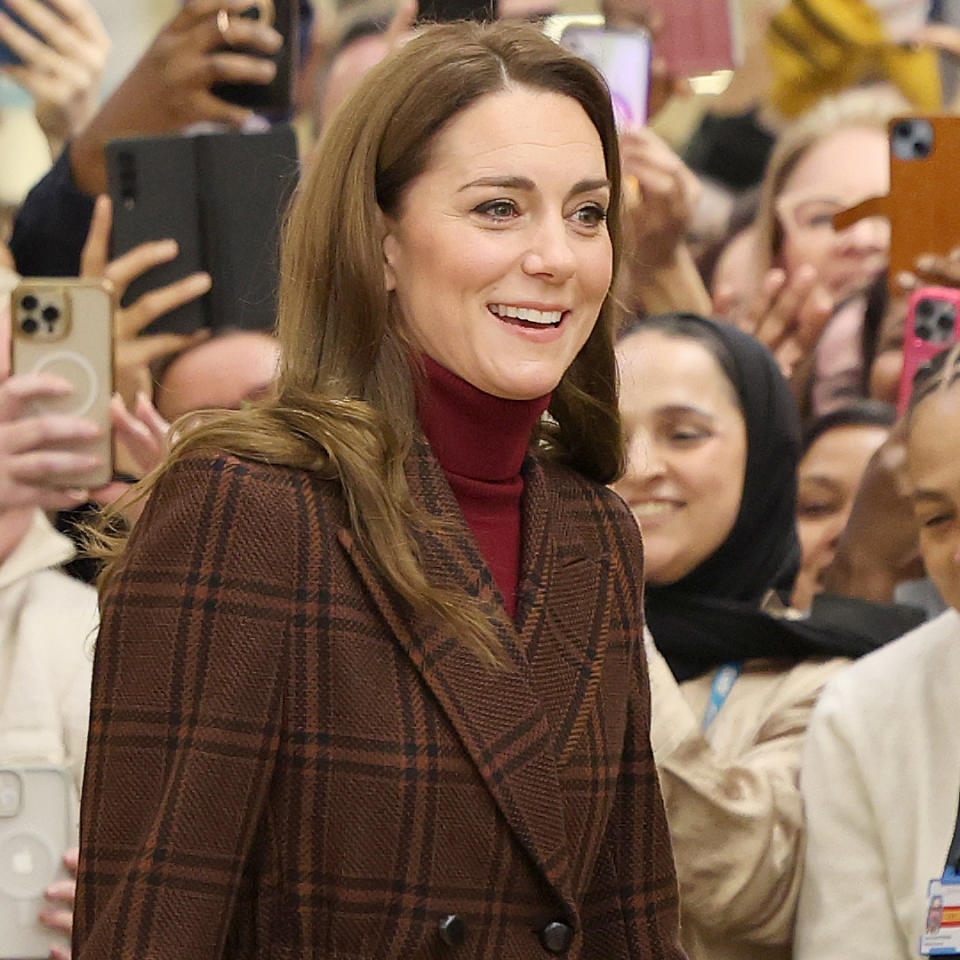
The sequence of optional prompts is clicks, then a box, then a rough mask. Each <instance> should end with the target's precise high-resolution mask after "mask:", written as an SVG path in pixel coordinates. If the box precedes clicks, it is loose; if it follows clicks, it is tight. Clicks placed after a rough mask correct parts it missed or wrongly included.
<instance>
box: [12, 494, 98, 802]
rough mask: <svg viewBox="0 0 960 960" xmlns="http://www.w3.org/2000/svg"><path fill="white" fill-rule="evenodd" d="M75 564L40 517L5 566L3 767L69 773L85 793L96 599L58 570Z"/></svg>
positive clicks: (67, 545)
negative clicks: (24, 766) (49, 768)
mask: <svg viewBox="0 0 960 960" xmlns="http://www.w3.org/2000/svg"><path fill="white" fill-rule="evenodd" d="M72 556H73V546H72V545H71V543H70V541H69V540H68V539H67V538H66V537H63V536H61V535H60V534H59V533H57V532H56V531H55V530H54V529H53V527H51V526H50V524H49V522H48V521H47V519H46V517H44V515H43V514H42V513H41V512H40V511H39V510H38V511H37V512H36V514H35V515H34V518H33V522H32V524H31V526H30V528H29V530H28V531H27V533H26V535H25V536H24V538H23V539H22V540H21V541H20V543H19V544H18V545H17V546H16V548H15V549H14V550H13V552H12V553H11V554H10V555H9V556H8V557H7V559H6V560H4V561H3V563H2V564H0V762H2V763H4V764H18V763H44V764H54V765H57V766H64V767H67V768H68V769H69V770H70V772H71V773H72V774H73V777H74V781H75V783H76V785H77V787H78V790H79V786H80V781H81V777H82V775H83V755H84V748H85V746H86V739H87V721H88V717H89V710H90V679H91V673H92V669H93V658H92V648H93V640H94V638H95V637H96V628H97V594H96V591H95V590H94V589H93V588H92V587H90V586H87V584H85V583H80V582H79V581H77V580H74V579H72V578H71V577H68V576H67V575H66V574H65V573H61V572H60V571H59V570H57V569H55V568H56V567H59V566H60V565H61V564H63V563H65V562H66V561H67V560H69V559H70V558H71V557H72Z"/></svg>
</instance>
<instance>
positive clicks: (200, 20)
mask: <svg viewBox="0 0 960 960" xmlns="http://www.w3.org/2000/svg"><path fill="white" fill-rule="evenodd" d="M249 5H250V0H189V2H188V3H187V4H185V5H184V7H183V9H182V10H180V11H179V13H177V15H176V16H175V17H174V18H173V20H172V21H171V22H170V23H169V24H167V26H166V27H164V28H163V29H162V30H161V31H160V33H159V34H158V35H157V37H156V38H155V39H154V41H153V43H152V44H151V45H150V48H149V49H148V50H147V52H146V53H145V54H144V55H143V56H142V57H141V58H140V60H139V61H138V62H137V64H136V65H135V66H134V68H133V69H132V70H131V71H130V73H129V74H128V75H127V78H126V79H125V80H124V81H123V83H121V84H120V86H119V87H118V88H117V90H116V91H115V92H114V93H113V95H112V96H111V97H110V99H109V100H108V101H107V102H106V103H105V104H104V106H103V109H101V110H100V112H99V113H98V114H97V116H96V117H95V118H94V119H93V121H92V122H91V123H90V125H89V126H88V127H87V128H86V130H84V131H83V133H82V134H81V135H80V136H79V137H78V138H77V139H76V141H75V142H74V144H73V147H72V149H71V153H70V157H71V162H72V164H73V173H74V178H75V180H76V182H77V186H79V187H80V189H81V190H83V191H84V192H85V193H88V194H90V195H94V194H98V193H103V192H104V191H105V190H106V188H107V171H106V164H105V160H104V156H103V150H104V147H105V146H106V144H107V143H109V141H111V140H115V139H116V138H117V137H120V136H130V135H132V134H133V133H137V134H139V135H141V136H157V135H160V134H165V133H173V132H177V131H180V130H182V129H183V128H184V127H187V126H189V125H190V124H193V123H198V122H200V121H208V122H212V123H225V124H228V125H230V126H233V127H241V126H243V125H244V124H245V123H246V122H247V120H248V119H249V118H250V117H251V116H252V111H250V110H247V109H246V108H244V107H239V106H236V105H235V104H232V103H227V102H226V101H225V100H221V99H220V98H219V97H217V96H215V95H214V94H213V93H212V92H211V87H212V86H213V84H215V83H219V82H227V83H252V84H267V83H269V82H270V81H271V80H272V79H273V78H274V76H275V75H276V65H275V64H274V63H273V61H272V60H270V59H268V58H267V56H254V55H252V54H249V53H235V52H233V51H231V50H223V49H221V48H222V47H223V46H224V45H225V44H226V45H228V46H231V47H244V48H247V49H251V50H256V51H258V52H259V53H261V54H265V55H269V54H274V53H276V52H277V51H278V50H279V49H280V47H281V46H282V44H283V37H282V36H281V35H280V34H279V33H278V32H277V31H276V30H274V29H273V27H270V26H267V25H266V24H264V23H259V22H257V21H254V20H247V19H245V18H243V17H240V16H239V15H238V14H240V12H241V11H243V10H244V9H246V8H247V7H249ZM220 11H225V12H226V13H227V14H228V15H230V14H233V15H232V16H229V26H228V27H227V28H226V29H225V30H224V31H223V32H222V33H221V31H220V28H219V26H218V20H219V15H220Z"/></svg>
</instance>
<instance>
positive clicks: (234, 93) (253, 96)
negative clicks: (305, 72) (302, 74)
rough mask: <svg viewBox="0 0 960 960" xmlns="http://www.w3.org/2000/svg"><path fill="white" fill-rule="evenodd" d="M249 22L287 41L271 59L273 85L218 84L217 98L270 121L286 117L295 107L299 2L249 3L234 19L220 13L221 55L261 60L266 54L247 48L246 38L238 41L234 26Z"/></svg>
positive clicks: (261, 0) (256, 0) (215, 87)
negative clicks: (246, 56)
mask: <svg viewBox="0 0 960 960" xmlns="http://www.w3.org/2000/svg"><path fill="white" fill-rule="evenodd" d="M238 21H246V23H248V24H258V25H260V26H263V27H269V28H271V29H273V30H275V31H276V32H277V33H279V34H280V36H281V37H282V38H283V42H282V45H281V46H280V49H279V50H276V51H275V52H273V53H271V54H270V55H269V56H268V57H267V58H266V60H267V62H268V63H272V64H273V66H274V68H275V72H274V75H273V79H272V80H270V81H269V83H266V84H263V83H216V84H214V85H213V87H212V88H211V92H212V93H213V95H214V96H216V97H219V98H220V99H221V100H226V101H227V103H233V104H237V105H238V106H242V107H249V108H250V109H251V110H255V111H256V112H257V113H260V114H263V115H264V116H270V117H282V116H283V115H285V114H286V113H289V111H290V109H291V107H292V106H293V87H294V81H295V79H296V74H297V68H298V65H299V59H300V10H299V5H298V3H297V0H248V3H247V5H246V6H245V7H244V8H243V9H241V10H239V11H237V12H236V13H235V14H234V15H233V16H231V15H230V14H229V13H227V14H223V13H221V12H220V11H218V12H217V28H218V30H219V31H220V33H221V35H222V38H223V40H224V41H225V43H224V45H223V46H221V47H218V48H217V49H218V51H220V52H230V53H232V54H233V55H235V54H237V53H242V54H246V55H249V56H255V57H256V56H259V57H260V58H261V59H263V56H262V51H261V50H258V49H257V48H256V47H251V46H246V45H245V44H244V40H243V37H242V35H241V36H238V37H237V38H236V39H235V38H234V33H235V29H234V24H236V23H237V22H238Z"/></svg>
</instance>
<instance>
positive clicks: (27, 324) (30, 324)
mask: <svg viewBox="0 0 960 960" xmlns="http://www.w3.org/2000/svg"><path fill="white" fill-rule="evenodd" d="M39 326H40V324H39V323H37V321H36V320H34V319H33V317H27V318H26V319H25V320H24V321H23V322H22V323H21V324H20V329H21V330H22V331H23V332H24V333H26V334H33V333H36V332H37V327H39Z"/></svg>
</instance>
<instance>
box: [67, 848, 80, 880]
mask: <svg viewBox="0 0 960 960" xmlns="http://www.w3.org/2000/svg"><path fill="white" fill-rule="evenodd" d="M63 865H64V866H65V867H66V868H67V870H69V871H70V876H71V877H73V878H74V879H76V876H77V870H78V869H79V868H80V848H79V847H71V848H70V849H69V850H68V851H67V852H66V853H65V854H64V855H63Z"/></svg>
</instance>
